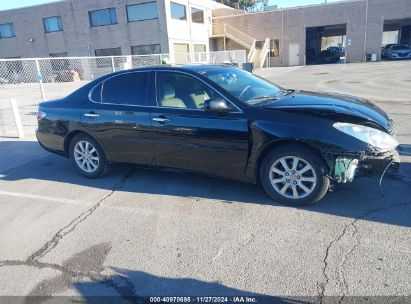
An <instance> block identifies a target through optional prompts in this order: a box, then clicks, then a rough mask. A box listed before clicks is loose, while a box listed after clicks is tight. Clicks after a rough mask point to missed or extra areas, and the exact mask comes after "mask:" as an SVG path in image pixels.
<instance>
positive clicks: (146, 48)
mask: <svg viewBox="0 0 411 304" xmlns="http://www.w3.org/2000/svg"><path fill="white" fill-rule="evenodd" d="M131 54H132V55H151V54H161V47H160V45H159V44H147V45H136V46H132V47H131Z"/></svg>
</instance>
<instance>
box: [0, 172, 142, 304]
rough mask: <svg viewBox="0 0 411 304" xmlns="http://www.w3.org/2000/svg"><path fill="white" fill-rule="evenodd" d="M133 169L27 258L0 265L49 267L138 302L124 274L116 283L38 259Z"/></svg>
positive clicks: (88, 213) (108, 195)
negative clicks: (103, 286) (88, 280)
mask: <svg viewBox="0 0 411 304" xmlns="http://www.w3.org/2000/svg"><path fill="white" fill-rule="evenodd" d="M133 172H134V169H131V170H129V171H128V172H127V173H126V174H125V175H124V177H123V178H122V179H121V181H120V182H119V183H117V184H116V185H114V187H113V189H112V190H111V191H110V192H109V193H108V194H107V195H105V196H104V197H102V198H101V199H99V200H98V202H97V203H96V204H94V205H93V206H92V207H90V208H89V209H87V210H86V211H84V212H83V213H81V214H80V215H79V216H77V217H75V218H74V219H73V220H72V221H70V223H69V224H68V225H66V226H64V227H63V228H61V229H60V230H59V231H58V232H57V233H56V234H55V235H54V236H53V238H52V239H51V240H49V241H47V242H46V243H45V244H44V245H43V246H42V247H41V248H40V249H39V250H37V251H36V252H34V253H33V254H32V255H30V256H29V257H28V258H27V260H25V261H21V260H3V261H0V267H5V266H29V267H35V268H38V269H43V268H50V269H54V270H57V271H59V272H61V273H62V275H66V276H68V277H70V278H79V277H80V278H81V277H83V278H89V279H90V280H92V281H94V282H98V283H99V284H103V285H105V286H107V287H111V288H113V289H114V290H115V291H116V292H117V293H118V294H119V296H121V297H122V298H124V299H126V300H128V301H130V302H133V303H139V302H140V301H139V298H138V297H136V296H135V295H134V290H135V287H134V284H133V283H132V282H131V281H130V280H128V279H127V278H126V277H124V276H120V277H119V276H117V277H116V278H117V279H120V281H122V282H118V283H116V282H115V281H114V280H113V277H112V276H107V275H102V274H101V273H98V272H96V271H89V272H82V271H78V270H74V269H70V268H68V267H64V266H60V265H58V264H53V263H45V262H41V261H39V259H40V258H42V257H43V256H45V255H46V254H47V253H49V252H50V251H51V250H52V249H54V248H55V247H56V246H57V245H58V244H59V242H60V241H61V240H62V239H63V238H64V237H65V236H66V235H67V234H69V233H70V232H72V231H74V230H75V228H76V227H77V226H78V225H79V224H81V223H82V222H84V221H85V220H86V219H87V218H88V217H89V216H91V215H92V214H93V213H94V212H95V211H96V210H97V209H98V208H99V207H100V206H101V204H102V203H103V202H104V201H105V200H106V199H108V198H109V197H110V196H112V195H113V194H114V193H115V192H116V191H118V190H119V189H121V188H122V187H123V186H124V184H125V182H126V181H127V179H128V178H129V177H130V176H131V175H132V174H133Z"/></svg>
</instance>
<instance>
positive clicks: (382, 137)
mask: <svg viewBox="0 0 411 304" xmlns="http://www.w3.org/2000/svg"><path fill="white" fill-rule="evenodd" d="M333 126H334V128H336V129H337V130H339V131H341V132H343V133H345V134H348V135H350V136H353V137H355V138H357V139H359V140H361V141H363V142H365V143H367V144H370V145H372V146H373V147H375V148H377V149H378V150H380V151H381V152H385V151H389V150H392V149H394V148H396V147H397V146H398V142H397V141H396V140H395V139H394V138H393V137H392V136H391V135H390V134H388V133H385V132H382V131H380V130H377V129H374V128H370V127H366V126H362V125H356V124H351V123H344V122H336V123H335V124H333Z"/></svg>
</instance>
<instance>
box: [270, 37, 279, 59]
mask: <svg viewBox="0 0 411 304" xmlns="http://www.w3.org/2000/svg"><path fill="white" fill-rule="evenodd" d="M278 56H280V41H279V40H278V39H274V40H271V41H270V57H278Z"/></svg>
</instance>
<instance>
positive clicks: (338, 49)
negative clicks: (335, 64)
mask: <svg viewBox="0 0 411 304" xmlns="http://www.w3.org/2000/svg"><path fill="white" fill-rule="evenodd" d="M327 50H328V51H330V52H333V53H334V54H335V56H338V57H343V56H345V50H344V48H342V47H340V46H330V47H329V48H327Z"/></svg>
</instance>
